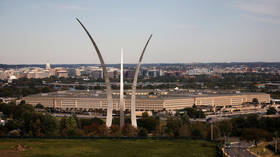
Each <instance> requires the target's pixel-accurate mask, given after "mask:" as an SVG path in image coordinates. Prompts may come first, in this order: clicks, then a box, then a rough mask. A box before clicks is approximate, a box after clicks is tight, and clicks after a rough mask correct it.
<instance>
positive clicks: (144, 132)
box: [138, 128, 148, 137]
mask: <svg viewBox="0 0 280 157" xmlns="http://www.w3.org/2000/svg"><path fill="white" fill-rule="evenodd" d="M138 136H139V137H147V136H148V131H147V130H146V129H145V128H140V129H139V131H138Z"/></svg>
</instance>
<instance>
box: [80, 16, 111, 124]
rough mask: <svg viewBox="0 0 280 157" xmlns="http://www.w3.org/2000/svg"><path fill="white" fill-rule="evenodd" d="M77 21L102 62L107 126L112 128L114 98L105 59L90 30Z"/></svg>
mask: <svg viewBox="0 0 280 157" xmlns="http://www.w3.org/2000/svg"><path fill="white" fill-rule="evenodd" d="M76 20H77V21H78V22H79V23H80V24H81V26H82V27H83V29H84V30H85V32H86V33H87V35H88V37H89V39H90V40H91V42H92V44H93V46H94V48H95V50H96V52H97V55H98V58H99V60H100V64H101V66H102V70H103V75H104V78H105V83H106V94H107V105H108V107H107V118H106V126H107V127H110V126H111V125H112V111H113V98H112V89H111V83H110V79H109V75H108V72H107V69H106V66H105V63H104V60H103V58H102V56H101V53H100V51H99V49H98V47H97V45H96V43H95V41H94V40H93V38H92V37H91V35H90V33H89V32H88V30H87V29H86V27H85V26H84V25H83V24H82V22H81V21H80V20H79V19H78V18H76Z"/></svg>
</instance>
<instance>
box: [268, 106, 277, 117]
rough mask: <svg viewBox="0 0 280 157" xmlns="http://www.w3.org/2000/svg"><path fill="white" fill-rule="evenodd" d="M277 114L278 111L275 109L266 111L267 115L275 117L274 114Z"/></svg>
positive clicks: (271, 108) (270, 108)
mask: <svg viewBox="0 0 280 157" xmlns="http://www.w3.org/2000/svg"><path fill="white" fill-rule="evenodd" d="M276 113H277V110H276V109H275V108H274V107H269V108H268V109H267V111H266V114H267V115H273V114H276Z"/></svg>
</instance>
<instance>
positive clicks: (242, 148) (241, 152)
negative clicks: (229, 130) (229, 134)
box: [225, 141, 256, 157]
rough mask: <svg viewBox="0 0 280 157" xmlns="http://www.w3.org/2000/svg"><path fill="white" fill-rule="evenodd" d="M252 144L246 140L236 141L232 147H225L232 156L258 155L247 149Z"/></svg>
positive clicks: (248, 156)
mask: <svg viewBox="0 0 280 157" xmlns="http://www.w3.org/2000/svg"><path fill="white" fill-rule="evenodd" d="M250 146H251V145H250V144H249V143H247V142H244V141H241V142H235V143H231V147H230V148H225V152H226V153H227V154H228V155H229V156H230V157H256V156H255V155H253V154H251V153H250V152H249V151H248V150H247V149H248V148H249V147H250Z"/></svg>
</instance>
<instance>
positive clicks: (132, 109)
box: [131, 34, 153, 127]
mask: <svg viewBox="0 0 280 157" xmlns="http://www.w3.org/2000/svg"><path fill="white" fill-rule="evenodd" d="M152 36H153V35H152V34H151V35H150V37H149V39H148V41H147V42H146V44H145V47H144V49H143V51H142V54H141V56H140V58H139V61H138V64H137V67H136V71H135V75H134V80H133V85H132V94H131V124H132V126H134V127H137V121H136V113H135V108H136V106H135V100H136V86H137V79H138V73H139V71H140V65H141V62H142V59H143V56H144V53H145V51H146V48H147V46H148V44H149V42H150V40H151V38H152Z"/></svg>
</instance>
